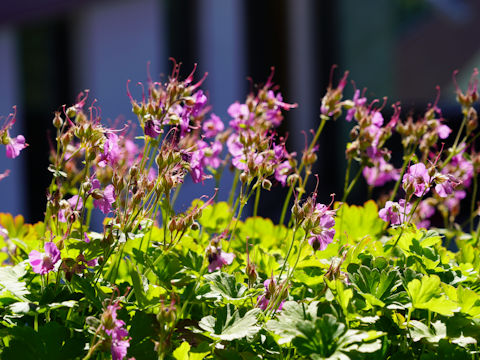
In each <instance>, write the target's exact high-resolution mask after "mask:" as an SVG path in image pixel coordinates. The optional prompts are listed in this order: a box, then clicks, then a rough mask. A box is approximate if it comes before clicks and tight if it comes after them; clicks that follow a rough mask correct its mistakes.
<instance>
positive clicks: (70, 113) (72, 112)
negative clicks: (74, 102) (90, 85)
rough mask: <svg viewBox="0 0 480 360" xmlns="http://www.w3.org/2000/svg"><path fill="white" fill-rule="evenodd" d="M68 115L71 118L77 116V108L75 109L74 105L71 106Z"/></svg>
mask: <svg viewBox="0 0 480 360" xmlns="http://www.w3.org/2000/svg"><path fill="white" fill-rule="evenodd" d="M66 113H67V116H68V117H69V118H70V119H71V118H74V117H75V116H77V109H75V107H74V106H70V107H69V108H68V109H67V111H66Z"/></svg>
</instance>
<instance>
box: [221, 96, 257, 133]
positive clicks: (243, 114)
mask: <svg viewBox="0 0 480 360" xmlns="http://www.w3.org/2000/svg"><path fill="white" fill-rule="evenodd" d="M227 112H228V114H229V115H230V116H231V117H232V118H233V120H231V121H230V126H231V127H232V128H234V129H235V130H237V131H238V130H240V128H241V126H242V125H247V126H249V125H251V124H250V123H251V120H252V119H251V117H252V116H253V115H252V116H250V111H249V110H248V106H247V105H246V104H240V103H239V102H238V101H237V102H234V103H233V104H232V105H230V106H229V108H228V110H227Z"/></svg>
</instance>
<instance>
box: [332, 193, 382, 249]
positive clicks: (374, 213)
mask: <svg viewBox="0 0 480 360" xmlns="http://www.w3.org/2000/svg"><path fill="white" fill-rule="evenodd" d="M340 218H341V219H342V220H340ZM384 224H385V222H384V221H383V220H382V219H380V217H379V216H378V207H377V204H376V203H375V202H374V201H372V200H370V201H367V202H366V203H365V204H364V205H363V206H356V205H351V206H348V205H347V204H343V205H342V207H341V208H340V209H339V210H338V211H337V220H336V221H335V230H336V232H335V236H337V237H342V236H345V235H344V234H347V235H346V236H347V238H348V241H349V242H350V243H352V242H353V243H357V242H359V241H360V240H362V239H363V238H364V237H370V238H371V237H373V238H376V237H377V236H379V235H380V233H381V232H382V230H383V226H384Z"/></svg>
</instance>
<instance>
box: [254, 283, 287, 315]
mask: <svg viewBox="0 0 480 360" xmlns="http://www.w3.org/2000/svg"><path fill="white" fill-rule="evenodd" d="M263 286H264V287H265V294H263V295H262V296H260V297H259V298H258V299H257V307H259V308H260V309H262V310H266V309H267V307H268V304H269V302H270V300H271V299H272V296H273V295H274V294H275V292H276V288H277V283H276V282H275V280H274V279H267V280H265V281H264V282H263ZM284 302H285V300H282V301H280V304H279V305H278V309H277V311H280V310H282V308H283V303H284Z"/></svg>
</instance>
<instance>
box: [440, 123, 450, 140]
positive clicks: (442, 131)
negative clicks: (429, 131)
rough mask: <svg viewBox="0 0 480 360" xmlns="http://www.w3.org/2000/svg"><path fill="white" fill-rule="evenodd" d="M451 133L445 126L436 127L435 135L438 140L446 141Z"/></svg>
mask: <svg viewBox="0 0 480 360" xmlns="http://www.w3.org/2000/svg"><path fill="white" fill-rule="evenodd" d="M451 132H452V129H450V128H449V127H448V126H447V125H443V124H442V125H440V126H438V127H437V134H438V137H439V138H440V139H446V138H448V135H450V133H451Z"/></svg>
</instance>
